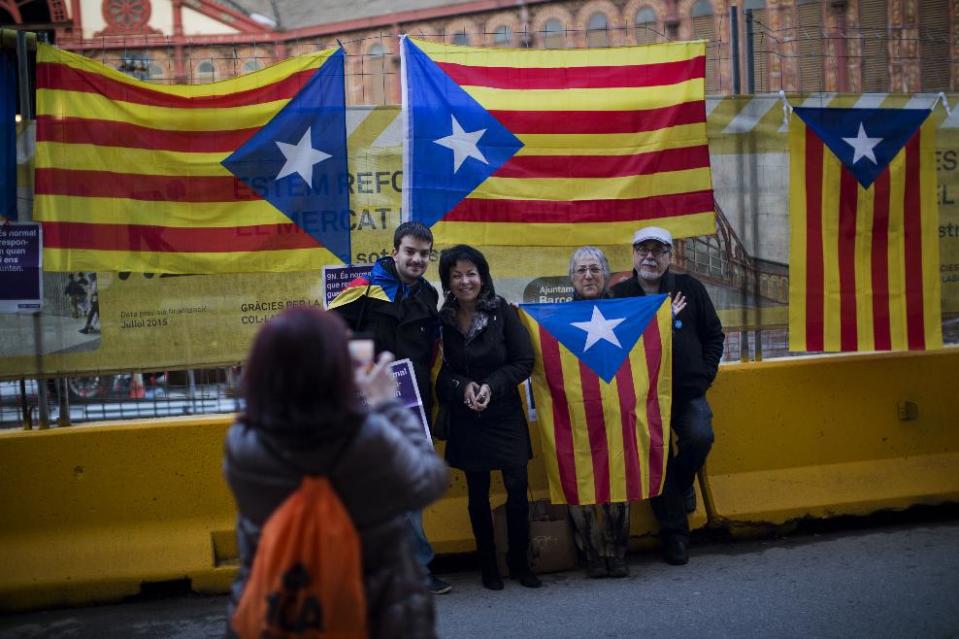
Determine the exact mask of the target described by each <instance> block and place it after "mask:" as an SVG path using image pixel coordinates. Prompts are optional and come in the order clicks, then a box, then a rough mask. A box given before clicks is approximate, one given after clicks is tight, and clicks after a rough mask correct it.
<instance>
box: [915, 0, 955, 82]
mask: <svg viewBox="0 0 959 639" xmlns="http://www.w3.org/2000/svg"><path fill="white" fill-rule="evenodd" d="M950 44H951V43H950V38H949V2H948V1H947V0H923V1H922V2H920V3H919V59H920V64H919V68H920V69H921V78H922V86H921V87H920V90H921V91H948V90H949V67H950V66H952V65H951V64H950V60H949V58H950V55H949V51H950V49H951V48H952V47H951V46H950Z"/></svg>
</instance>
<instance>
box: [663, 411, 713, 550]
mask: <svg viewBox="0 0 959 639" xmlns="http://www.w3.org/2000/svg"><path fill="white" fill-rule="evenodd" d="M672 413H673V414H672V429H673V431H674V432H675V433H676V443H677V444H678V448H679V451H678V453H677V454H676V456H675V457H670V458H669V461H668V462H667V464H666V481H665V482H663V494H661V495H660V496H659V497H654V498H653V499H652V500H650V505H651V506H652V507H653V513H654V514H655V515H656V519H657V521H659V531H660V535H661V536H663V537H674V536H675V537H681V538H684V539H688V538H689V521H688V520H687V519H686V491H688V490H689V489H690V488H691V487H692V485H693V482H694V481H695V480H696V473H697V472H699V469H700V468H702V467H703V464H704V463H705V462H706V456H707V455H708V454H709V449H710V448H712V446H713V438H714V435H713V411H712V410H711V409H710V407H709V402H707V401H706V398H705V397H704V396H703V397H697V398H695V399H691V400H689V401H687V402H682V403H680V404H678V405H674V406H673V411H672Z"/></svg>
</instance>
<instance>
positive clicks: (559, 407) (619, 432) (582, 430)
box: [519, 295, 672, 505]
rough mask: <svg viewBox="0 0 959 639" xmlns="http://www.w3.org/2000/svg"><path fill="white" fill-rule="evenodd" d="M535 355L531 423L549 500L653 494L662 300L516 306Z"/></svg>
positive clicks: (666, 360)
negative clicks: (533, 422) (533, 420)
mask: <svg viewBox="0 0 959 639" xmlns="http://www.w3.org/2000/svg"><path fill="white" fill-rule="evenodd" d="M519 308H520V318H521V319H522V321H523V323H524V324H525V326H526V328H527V330H529V333H530V336H531V337H532V340H533V348H534V350H535V351H536V363H535V365H534V367H533V375H532V382H533V398H534V400H535V401H536V425H537V428H538V430H539V436H540V443H541V446H542V449H543V457H544V459H545V463H546V475H547V477H548V478H549V490H550V499H551V500H552V502H553V503H557V504H562V503H566V504H580V505H585V504H605V503H611V502H630V501H639V500H642V499H647V498H649V497H655V496H656V495H659V494H660V493H661V492H662V489H663V479H664V477H665V471H666V458H667V453H668V451H669V415H670V406H671V402H672V384H671V382H672V305H671V303H670V301H669V298H668V297H667V296H666V295H647V296H643V297H629V298H622V299H609V300H586V301H578V302H566V303H559V304H520V307H519Z"/></svg>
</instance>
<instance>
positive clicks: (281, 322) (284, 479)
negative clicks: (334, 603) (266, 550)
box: [224, 308, 448, 637]
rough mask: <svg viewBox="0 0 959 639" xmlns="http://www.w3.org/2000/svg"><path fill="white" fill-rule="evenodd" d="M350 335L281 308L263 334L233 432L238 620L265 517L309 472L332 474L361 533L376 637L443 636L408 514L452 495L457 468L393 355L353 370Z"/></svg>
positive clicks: (308, 313) (322, 317)
mask: <svg viewBox="0 0 959 639" xmlns="http://www.w3.org/2000/svg"><path fill="white" fill-rule="evenodd" d="M347 342H348V334H347V329H346V325H345V324H344V323H343V320H342V319H340V318H339V317H338V316H336V315H335V314H333V313H327V312H324V311H319V310H315V309H309V308H295V309H293V310H289V311H286V312H284V313H282V314H280V315H278V316H277V317H275V318H273V319H271V320H270V321H269V322H268V323H267V324H266V325H265V326H264V327H263V328H262V329H261V330H260V332H259V334H258V335H257V336H256V340H255V341H254V343H253V348H252V350H251V352H250V356H249V359H248V360H247V364H246V368H245V371H244V376H243V386H242V388H243V396H244V398H245V400H246V408H245V411H244V412H243V414H242V415H241V416H240V418H239V420H238V422H237V423H236V424H234V425H233V426H232V427H231V428H230V430H229V431H228V433H227V437H226V459H225V461H224V472H225V474H226V478H227V481H228V483H229V485H230V488H231V489H232V491H233V494H234V497H235V498H236V503H237V508H238V510H239V516H238V520H237V538H238V544H239V553H240V570H239V573H238V575H237V578H236V581H235V582H234V584H233V588H232V590H231V593H230V594H231V596H230V609H229V617H228V618H230V619H232V618H233V611H234V609H235V607H236V605H237V603H238V602H239V601H240V598H241V596H242V594H243V590H244V586H245V585H246V582H247V579H248V577H249V575H250V569H251V566H252V564H253V561H254V557H255V555H256V551H257V546H258V544H259V541H260V536H261V532H262V528H263V526H264V523H265V522H266V521H267V520H268V519H269V517H270V515H271V514H272V513H273V512H274V510H276V509H277V507H278V506H280V504H281V503H283V501H284V500H285V499H286V498H287V497H288V496H289V495H290V494H291V493H293V491H294V490H296V489H297V487H298V486H299V484H300V480H301V479H302V478H303V476H304V475H322V476H326V477H328V478H329V480H330V482H331V483H332V485H333V488H334V490H335V491H336V494H337V495H338V496H339V499H340V501H342V503H343V505H344V506H345V508H346V510H347V512H348V513H349V516H350V518H351V519H352V521H353V525H354V526H355V528H356V531H357V534H358V537H359V541H360V546H361V556H362V566H363V568H362V572H363V582H364V587H365V594H366V601H367V628H368V630H369V636H370V637H434V636H435V632H434V628H433V625H434V611H433V600H432V596H431V594H430V592H429V590H428V589H427V581H426V573H425V572H424V569H423V568H422V567H421V566H420V565H419V564H418V563H417V562H416V561H415V560H414V559H413V549H412V546H411V545H410V543H409V535H408V532H407V524H406V519H405V516H406V513H407V512H410V511H419V510H422V509H423V508H424V507H426V506H427V505H428V504H429V503H430V502H432V501H434V500H436V499H437V498H439V497H440V496H441V495H442V494H443V491H444V490H445V489H446V485H447V480H448V471H447V468H446V464H444V463H443V461H442V460H441V459H439V458H438V457H437V456H436V454H435V453H434V452H433V449H432V446H431V445H430V443H429V442H428V441H427V439H426V436H425V433H424V432H423V429H422V426H421V425H420V424H419V422H418V420H417V419H416V418H415V417H414V416H413V414H412V412H410V411H409V410H408V409H407V408H405V407H403V405H402V404H400V402H399V401H397V400H396V399H395V398H394V393H395V390H396V382H395V381H394V380H393V376H392V374H391V373H390V371H389V363H390V361H391V360H392V356H390V355H389V354H388V353H384V354H383V355H381V358H380V361H379V362H378V363H377V364H376V365H375V366H373V367H372V370H371V371H369V372H366V371H364V370H361V369H359V370H357V371H356V372H355V373H354V369H353V364H352V362H351V360H350V355H349V352H348V348H347ZM354 375H355V376H354ZM357 391H359V393H358V392H357ZM360 394H362V395H363V396H364V397H365V399H366V404H367V405H368V406H369V408H367V407H366V406H364V404H363V402H362V401H361V398H360Z"/></svg>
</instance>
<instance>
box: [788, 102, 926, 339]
mask: <svg viewBox="0 0 959 639" xmlns="http://www.w3.org/2000/svg"><path fill="white" fill-rule="evenodd" d="M929 114H930V110H929V109H819V108H798V107H797V108H795V109H793V112H792V117H791V120H790V128H789V155H790V187H789V216H790V234H791V240H790V257H789V289H790V294H789V350H792V351H888V350H924V349H930V348H940V347H941V346H942V319H941V307H940V306H941V305H940V295H941V293H940V282H939V273H938V269H939V236H938V224H939V210H938V202H937V199H936V195H937V194H936V140H935V133H936V130H935V123H934V122H933V121H932V120H931V118H929Z"/></svg>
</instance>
